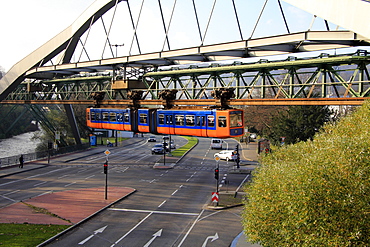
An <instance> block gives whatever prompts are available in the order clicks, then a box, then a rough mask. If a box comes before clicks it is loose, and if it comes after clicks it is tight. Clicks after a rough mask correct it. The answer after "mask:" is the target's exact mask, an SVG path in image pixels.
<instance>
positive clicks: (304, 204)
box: [243, 102, 370, 247]
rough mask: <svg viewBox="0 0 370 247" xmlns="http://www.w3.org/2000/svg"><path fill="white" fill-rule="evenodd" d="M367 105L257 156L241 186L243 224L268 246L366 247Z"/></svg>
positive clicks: (369, 232) (369, 222) (369, 238)
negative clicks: (312, 135)
mask: <svg viewBox="0 0 370 247" xmlns="http://www.w3.org/2000/svg"><path fill="white" fill-rule="evenodd" d="M369 126H370V102H365V103H364V104H363V106H362V107H361V108H359V109H358V110H357V111H356V112H355V113H353V114H352V115H351V116H348V117H346V118H344V119H342V120H341V121H339V122H338V123H336V124H330V125H326V126H325V128H324V129H323V131H322V132H321V133H319V134H317V135H316V136H315V138H314V141H307V142H300V143H298V144H295V145H288V146H285V147H282V148H280V149H279V150H278V151H276V152H274V153H272V154H270V155H267V156H265V157H263V158H262V161H261V166H260V167H259V168H258V169H256V171H255V173H254V174H253V175H254V177H253V181H252V182H251V183H250V184H249V185H247V186H246V192H247V195H248V196H247V198H246V200H245V206H244V211H243V226H244V231H245V233H246V235H247V236H248V237H249V240H250V241H253V242H258V243H260V244H262V245H263V246H264V247H268V246H310V247H311V246H369V243H370V203H369V202H370V179H369V174H370V169H369V168H370V138H369V137H370V128H369Z"/></svg>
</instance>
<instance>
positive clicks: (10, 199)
mask: <svg viewBox="0 0 370 247" xmlns="http://www.w3.org/2000/svg"><path fill="white" fill-rule="evenodd" d="M0 196H1V197H2V198H4V199H7V200H9V201H12V202H18V201H16V200H13V199H12V198H9V197H7V196H4V195H0Z"/></svg>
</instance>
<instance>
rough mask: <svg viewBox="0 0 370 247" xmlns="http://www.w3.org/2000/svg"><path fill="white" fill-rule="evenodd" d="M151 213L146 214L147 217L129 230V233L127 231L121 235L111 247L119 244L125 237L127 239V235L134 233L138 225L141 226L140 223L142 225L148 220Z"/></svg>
mask: <svg viewBox="0 0 370 247" xmlns="http://www.w3.org/2000/svg"><path fill="white" fill-rule="evenodd" d="M152 214H153V213H150V214H148V215H147V216H145V217H144V219H142V220H141V221H140V222H139V223H137V224H136V225H135V226H134V227H133V228H131V230H130V231H128V232H127V233H126V234H125V235H123V236H122V237H121V238H119V239H118V240H117V241H116V242H114V244H112V245H111V247H113V246H115V245H116V244H118V243H119V242H121V241H122V239H124V238H125V237H127V235H129V234H130V233H131V232H132V231H134V230H135V229H136V228H137V227H138V226H139V225H141V223H143V222H144V221H145V220H146V219H147V218H149V217H150V216H151V215H152Z"/></svg>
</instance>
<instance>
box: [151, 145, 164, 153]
mask: <svg viewBox="0 0 370 247" xmlns="http://www.w3.org/2000/svg"><path fill="white" fill-rule="evenodd" d="M163 152H164V148H163V144H162V143H161V144H155V145H154V146H153V147H152V154H163Z"/></svg>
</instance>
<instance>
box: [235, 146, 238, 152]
mask: <svg viewBox="0 0 370 247" xmlns="http://www.w3.org/2000/svg"><path fill="white" fill-rule="evenodd" d="M235 151H236V154H238V153H239V145H236V147H235Z"/></svg>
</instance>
